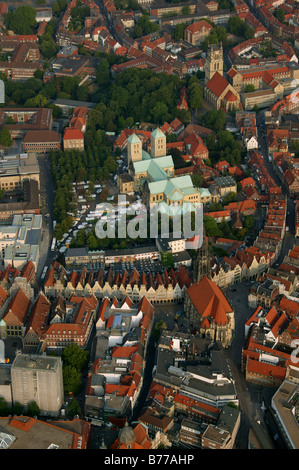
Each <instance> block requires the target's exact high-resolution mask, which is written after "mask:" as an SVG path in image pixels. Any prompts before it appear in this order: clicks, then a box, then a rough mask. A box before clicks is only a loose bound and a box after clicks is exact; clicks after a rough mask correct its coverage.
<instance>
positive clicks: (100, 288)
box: [44, 265, 191, 303]
mask: <svg viewBox="0 0 299 470" xmlns="http://www.w3.org/2000/svg"><path fill="white" fill-rule="evenodd" d="M190 283H191V278H190V274H189V272H188V270H187V268H186V267H184V266H183V265H181V266H180V267H179V268H178V269H177V271H175V270H174V269H170V271H169V272H167V271H166V270H165V271H164V272H163V273H158V274H156V275H154V274H153V273H147V274H146V273H144V272H143V273H139V272H138V271H137V270H136V269H135V270H133V271H132V272H131V274H129V273H128V272H127V271H126V270H125V271H124V272H123V273H122V274H120V273H115V272H114V271H113V269H112V268H110V269H109V270H108V272H107V273H106V274H105V273H104V271H103V270H99V271H98V272H94V271H93V270H91V271H90V272H87V270H86V268H84V269H83V271H82V272H80V273H79V272H76V271H72V273H71V274H70V275H68V274H67V273H66V271H65V270H64V269H59V268H58V269H57V266H52V267H50V268H49V269H48V272H47V274H46V278H45V283H44V292H45V293H46V295H47V296H49V297H54V298H56V297H57V296H58V295H59V294H62V295H64V296H65V297H66V298H69V297H70V296H71V295H72V294H73V293H75V294H77V295H95V296H96V297H97V298H104V297H109V298H113V297H117V298H118V299H119V300H122V299H124V298H125V297H126V296H129V297H131V298H132V300H133V301H138V300H140V299H141V298H142V297H144V296H146V297H147V298H148V299H149V300H150V301H151V302H154V303H168V302H175V301H180V300H181V299H182V298H183V297H184V294H185V291H186V289H187V287H188V286H189V285H190Z"/></svg>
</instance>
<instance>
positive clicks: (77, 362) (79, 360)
mask: <svg viewBox="0 0 299 470" xmlns="http://www.w3.org/2000/svg"><path fill="white" fill-rule="evenodd" d="M62 361H63V363H64V364H66V365H68V366H72V367H75V368H76V369H77V370H78V371H81V370H82V369H83V368H84V367H86V365H87V363H88V351H85V350H84V349H82V348H80V346H78V344H76V343H73V344H70V345H69V346H67V347H66V348H64V349H63V351H62Z"/></svg>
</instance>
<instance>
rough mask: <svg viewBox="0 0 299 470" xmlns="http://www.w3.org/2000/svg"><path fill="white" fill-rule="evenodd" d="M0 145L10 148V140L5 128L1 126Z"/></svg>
mask: <svg viewBox="0 0 299 470" xmlns="http://www.w3.org/2000/svg"><path fill="white" fill-rule="evenodd" d="M0 144H1V145H3V147H11V146H12V138H11V135H10V132H9V130H8V127H7V126H3V127H2V130H1V132H0Z"/></svg>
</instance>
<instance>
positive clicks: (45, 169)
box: [37, 154, 54, 280]
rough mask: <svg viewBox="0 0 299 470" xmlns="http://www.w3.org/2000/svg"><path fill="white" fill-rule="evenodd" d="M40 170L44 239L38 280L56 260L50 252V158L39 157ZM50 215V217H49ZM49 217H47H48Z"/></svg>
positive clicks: (51, 218)
mask: <svg viewBox="0 0 299 470" xmlns="http://www.w3.org/2000/svg"><path fill="white" fill-rule="evenodd" d="M38 163H39V168H40V202H41V213H42V215H43V226H42V237H41V243H40V256H39V263H38V268H37V279H38V280H39V279H40V276H41V273H42V271H43V268H44V266H49V265H50V264H51V263H52V262H53V260H54V254H53V253H52V252H51V250H50V246H51V240H52V236H53V215H52V214H53V203H54V188H53V184H52V178H51V167H50V161H49V156H48V155H47V154H45V155H39V156H38ZM48 214H49V216H48ZM46 215H47V217H46Z"/></svg>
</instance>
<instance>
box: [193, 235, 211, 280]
mask: <svg viewBox="0 0 299 470" xmlns="http://www.w3.org/2000/svg"><path fill="white" fill-rule="evenodd" d="M204 276H206V277H207V278H208V279H211V262H210V255H209V247H208V241H207V237H206V233H205V230H204V232H203V241H202V245H201V247H200V248H199V250H198V253H197V257H196V260H195V264H194V282H195V283H199V282H200V281H201V279H202V278H203V277H204Z"/></svg>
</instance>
